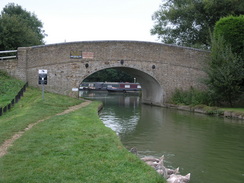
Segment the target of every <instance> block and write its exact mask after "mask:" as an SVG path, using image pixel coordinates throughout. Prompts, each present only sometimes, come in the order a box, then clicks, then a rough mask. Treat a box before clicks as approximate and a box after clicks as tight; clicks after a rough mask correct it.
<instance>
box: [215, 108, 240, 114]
mask: <svg viewBox="0 0 244 183" xmlns="http://www.w3.org/2000/svg"><path fill="white" fill-rule="evenodd" d="M220 109H222V110H224V111H233V112H240V113H244V108H220Z"/></svg>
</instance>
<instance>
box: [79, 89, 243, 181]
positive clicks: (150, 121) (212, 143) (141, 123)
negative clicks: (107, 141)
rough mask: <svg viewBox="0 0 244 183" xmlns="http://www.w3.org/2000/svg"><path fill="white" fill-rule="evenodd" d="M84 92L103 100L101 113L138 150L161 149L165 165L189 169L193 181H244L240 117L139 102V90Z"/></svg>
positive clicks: (152, 152) (145, 152)
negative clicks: (133, 93)
mask: <svg viewBox="0 0 244 183" xmlns="http://www.w3.org/2000/svg"><path fill="white" fill-rule="evenodd" d="M82 96H86V97H88V98H92V99H96V100H100V101H102V102H103V104H104V108H103V110H102V111H101V113H100V119H101V120H102V121H103V123H104V124H105V125H106V126H107V127H109V128H111V129H112V130H114V131H115V132H116V133H117V134H118V136H119V137H120V139H121V141H122V143H123V144H124V146H125V147H127V148H128V149H130V148H132V147H136V148H137V150H138V154H139V156H141V157H143V156H146V155H152V156H155V157H160V156H162V155H164V156H165V165H166V167H169V168H174V169H175V168H177V167H180V173H181V174H183V175H185V174H187V173H191V181H190V182H191V183H210V182H211V183H243V182H244V121H239V120H231V119H224V118H218V117H211V116H206V115H203V114H196V113H195V114H194V113H191V112H185V111H179V110H174V109H166V108H161V107H155V106H149V105H143V104H141V103H140V97H139V96H137V95H128V94H108V93H106V92H103V93H101V92H97V93H89V92H88V93H86V92H83V94H82Z"/></svg>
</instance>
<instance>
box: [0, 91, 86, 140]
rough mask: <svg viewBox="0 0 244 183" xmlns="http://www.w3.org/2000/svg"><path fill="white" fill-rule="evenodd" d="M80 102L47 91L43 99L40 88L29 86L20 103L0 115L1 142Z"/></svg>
mask: <svg viewBox="0 0 244 183" xmlns="http://www.w3.org/2000/svg"><path fill="white" fill-rule="evenodd" d="M80 102H81V101H79V100H76V99H72V98H70V97H65V96H61V95H53V94H51V93H47V92H46V93H45V99H44V100H42V93H41V91H40V90H38V89H34V88H30V87H29V88H27V91H26V92H25V93H24V97H23V98H22V99H21V100H20V101H19V103H17V104H16V105H15V106H14V108H13V109H12V110H11V111H9V112H7V113H4V115H3V116H1V117H0V144H1V143H3V141H4V140H6V139H8V138H10V137H11V136H12V135H13V134H14V133H16V132H18V131H20V130H23V129H24V128H26V127H27V126H28V125H29V124H31V123H34V122H36V121H38V120H40V119H43V118H46V117H49V116H52V115H54V114H56V113H59V112H62V111H63V110H65V109H67V108H68V107H69V106H72V105H76V104H78V103H80Z"/></svg>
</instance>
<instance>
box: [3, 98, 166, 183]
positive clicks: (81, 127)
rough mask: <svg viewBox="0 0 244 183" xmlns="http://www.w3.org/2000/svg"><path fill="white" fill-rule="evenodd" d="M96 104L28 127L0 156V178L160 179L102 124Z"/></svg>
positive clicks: (141, 180) (15, 179) (20, 180)
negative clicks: (4, 154) (30, 128)
mask: <svg viewBox="0 0 244 183" xmlns="http://www.w3.org/2000/svg"><path fill="white" fill-rule="evenodd" d="M98 104H99V103H98V102H93V103H92V104H90V105H89V106H88V107H85V108H82V109H80V110H78V111H75V112H72V113H69V114H66V115H62V116H54V117H52V118H50V119H49V120H46V121H44V122H42V123H40V124H38V125H37V126H35V127H34V128H33V129H32V130H30V131H28V132H26V134H24V136H23V137H21V138H20V139H19V140H17V141H16V142H15V143H14V146H13V147H11V149H10V150H9V153H8V154H7V155H6V156H4V157H3V158H1V159H0V167H1V168H0V171H1V176H0V177H1V179H0V182H1V181H2V182H18V183H22V182H23V183H24V182H37V183H39V182H40V183H43V182H72V183H75V182H126V183H128V182H146V183H148V182H149V183H150V182H152V183H153V182H164V180H163V179H162V178H161V177H160V176H159V175H158V174H157V173H156V172H155V170H153V169H152V168H150V167H149V166H148V165H145V164H144V163H143V162H142V161H141V160H140V159H138V157H136V156H135V155H134V154H131V153H129V152H128V150H126V149H125V148H124V147H123V145H122V144H121V142H120V141H119V139H118V137H117V136H116V134H115V133H114V132H113V131H112V130H111V129H109V128H107V127H105V126H104V125H103V123H102V122H101V121H100V120H99V118H98V115H97V108H98Z"/></svg>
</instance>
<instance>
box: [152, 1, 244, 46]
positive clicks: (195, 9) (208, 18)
mask: <svg viewBox="0 0 244 183" xmlns="http://www.w3.org/2000/svg"><path fill="white" fill-rule="evenodd" d="M241 14H244V1H243V0H165V1H164V2H163V3H162V5H161V6H160V8H159V10H158V11H156V12H155V13H154V15H153V17H152V19H153V20H154V22H155V24H154V27H153V28H152V29H151V34H152V35H158V38H159V39H160V40H161V41H162V42H164V43H168V44H177V45H183V46H192V47H200V48H206V47H207V48H208V47H209V45H210V43H211V41H210V36H209V32H212V31H213V28H214V26H215V23H216V22H217V21H218V20H219V19H220V18H221V17H225V16H228V15H241Z"/></svg>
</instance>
